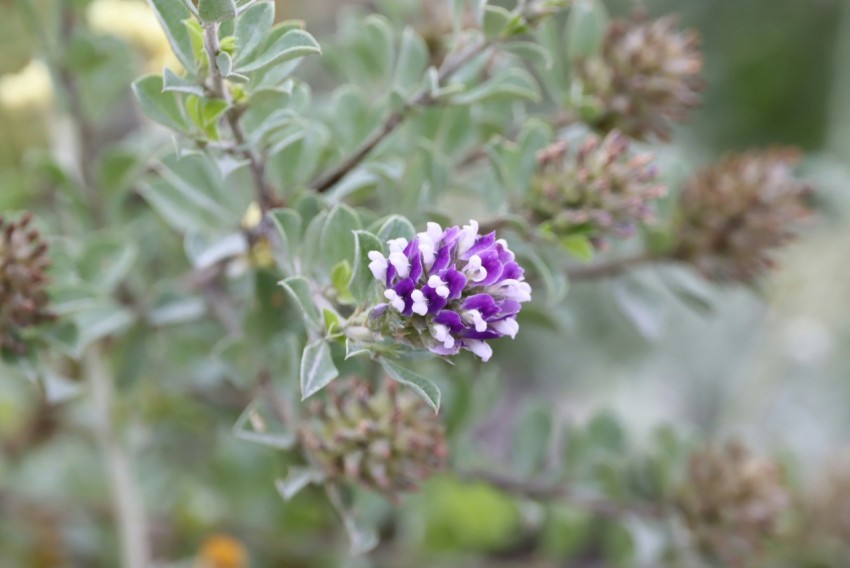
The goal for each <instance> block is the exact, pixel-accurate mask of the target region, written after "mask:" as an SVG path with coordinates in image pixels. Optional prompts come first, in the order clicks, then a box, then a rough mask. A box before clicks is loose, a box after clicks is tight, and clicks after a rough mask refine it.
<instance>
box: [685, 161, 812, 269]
mask: <svg viewBox="0 0 850 568" xmlns="http://www.w3.org/2000/svg"><path fill="white" fill-rule="evenodd" d="M797 160H798V155H797V152H795V151H794V150H790V149H773V150H767V151H751V152H748V153H745V154H740V155H733V156H729V157H727V158H725V159H723V160H721V161H719V162H717V163H716V164H714V165H711V166H709V167H708V168H706V169H705V170H703V171H701V172H699V173H697V174H696V175H695V176H694V177H692V178H691V180H690V181H689V182H688V183H687V185H686V187H685V190H684V191H683V192H682V195H681V198H680V201H679V217H678V221H677V225H676V228H675V242H676V243H677V248H676V250H675V251H674V256H675V257H676V258H678V259H680V260H683V261H685V262H688V263H691V264H693V265H694V266H695V267H696V268H697V270H699V271H700V272H701V273H702V274H703V275H704V276H705V277H706V278H709V279H711V280H716V281H737V282H749V281H751V280H753V279H755V278H756V277H758V276H759V275H760V274H762V273H763V272H765V271H766V270H768V269H770V268H771V267H773V265H774V261H773V259H772V258H771V255H770V253H771V252H772V250H773V249H775V248H777V247H779V246H782V245H783V244H785V243H786V242H788V241H789V240H791V239H792V238H793V237H794V228H795V224H796V222H798V221H800V220H801V219H803V218H805V217H807V216H808V215H809V209H808V207H807V205H806V198H807V197H808V195H809V194H810V193H811V188H810V187H809V186H808V185H807V184H806V183H804V182H802V181H800V180H799V179H797V178H796V177H795V176H794V172H793V167H794V165H795V164H796V162H797Z"/></svg>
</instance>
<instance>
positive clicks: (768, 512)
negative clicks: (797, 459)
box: [678, 443, 790, 566]
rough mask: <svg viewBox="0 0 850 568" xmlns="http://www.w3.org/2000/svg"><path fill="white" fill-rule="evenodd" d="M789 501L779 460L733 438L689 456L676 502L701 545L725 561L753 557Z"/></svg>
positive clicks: (772, 532) (773, 530) (738, 561)
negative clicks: (758, 453)
mask: <svg viewBox="0 0 850 568" xmlns="http://www.w3.org/2000/svg"><path fill="white" fill-rule="evenodd" d="M789 504H790V496H789V494H788V491H787V489H786V488H785V485H784V483H783V480H782V475H781V471H780V469H779V467H778V465H777V464H776V463H775V462H774V461H772V460H769V459H763V458H757V457H754V456H752V455H751V454H750V453H749V452H748V451H747V450H746V448H744V447H743V446H741V445H740V444H735V443H730V444H727V445H725V446H724V447H722V448H716V447H710V448H706V449H703V450H701V451H698V452H696V453H694V454H693V455H692V456H691V459H690V462H689V464H688V471H687V477H686V480H685V484H684V485H683V487H682V489H681V492H680V496H679V502H678V505H679V509H680V510H681V512H682V513H683V515H684V517H685V520H686V521H687V524H688V527H689V528H690V530H691V532H692V533H693V535H694V537H695V539H696V541H697V543H698V544H699V546H700V548H701V549H702V550H703V551H704V552H705V553H706V554H708V555H710V556H712V557H715V558H717V559H719V560H720V561H721V562H722V565H724V566H740V565H742V564H745V563H746V562H747V561H748V560H750V559H753V558H755V557H757V556H758V554H759V553H760V551H761V548H762V545H763V544H764V542H765V541H766V540H767V539H768V538H770V537H771V536H774V535H775V534H776V532H777V529H778V522H779V520H780V517H781V515H782V514H783V513H784V512H785V511H786V509H787V508H788V506H789Z"/></svg>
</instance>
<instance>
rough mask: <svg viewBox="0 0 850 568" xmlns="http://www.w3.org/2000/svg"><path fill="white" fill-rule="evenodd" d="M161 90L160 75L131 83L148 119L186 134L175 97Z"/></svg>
mask: <svg viewBox="0 0 850 568" xmlns="http://www.w3.org/2000/svg"><path fill="white" fill-rule="evenodd" d="M178 3H179V2H178ZM162 89H163V82H162V76H161V75H146V76H144V77H142V78H141V79H138V80H136V81H135V82H134V83H133V93H135V95H136V99H137V100H138V101H139V106H140V107H141V108H142V112H144V113H145V114H146V115H147V116H148V118H150V119H152V120H155V121H156V122H158V123H160V124H162V125H164V126H167V127H169V128H171V129H173V130H177V131H178V132H188V131H189V123H188V121H187V120H186V115H185V114H184V113H183V108H182V106H181V104H180V100H179V99H178V98H177V95H176V94H175V93H174V92H172V91H165V92H163V90H162Z"/></svg>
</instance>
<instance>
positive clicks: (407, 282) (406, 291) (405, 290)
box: [393, 278, 416, 316]
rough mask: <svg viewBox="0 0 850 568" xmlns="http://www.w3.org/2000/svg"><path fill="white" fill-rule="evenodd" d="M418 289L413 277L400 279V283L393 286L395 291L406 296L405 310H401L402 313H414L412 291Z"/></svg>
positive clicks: (403, 296) (407, 314)
mask: <svg viewBox="0 0 850 568" xmlns="http://www.w3.org/2000/svg"><path fill="white" fill-rule="evenodd" d="M415 289H416V283H415V282H413V279H411V278H405V279H403V280H399V281H398V283H397V284H396V285H395V286H394V287H393V290H395V293H396V294H398V295H399V296H401V297H402V298H404V310H403V311H402V312H401V313H402V314H404V315H406V316H409V315H412V314H413V299H411V297H410V293H411V292H413V290H415Z"/></svg>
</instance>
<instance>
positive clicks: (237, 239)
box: [192, 233, 248, 270]
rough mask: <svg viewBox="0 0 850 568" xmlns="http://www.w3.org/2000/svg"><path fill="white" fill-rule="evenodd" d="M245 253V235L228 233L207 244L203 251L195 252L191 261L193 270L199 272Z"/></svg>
mask: <svg viewBox="0 0 850 568" xmlns="http://www.w3.org/2000/svg"><path fill="white" fill-rule="evenodd" d="M247 252H248V242H247V240H246V239H245V235H243V234H242V233H230V234H229V235H225V236H224V237H221V238H220V239H218V240H215V241H213V242H211V243H209V244H208V245H207V246H206V247H204V249H203V250H201V251H197V252H196V255H195V256H194V257H193V259H192V260H193V264H194V266H195V268H197V269H199V270H201V269H204V268H209V267H211V266H213V265H215V264H218V263H219V262H222V261H224V260H228V259H231V258H233V257H237V256H240V255H244V254H246V253H247Z"/></svg>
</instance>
